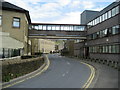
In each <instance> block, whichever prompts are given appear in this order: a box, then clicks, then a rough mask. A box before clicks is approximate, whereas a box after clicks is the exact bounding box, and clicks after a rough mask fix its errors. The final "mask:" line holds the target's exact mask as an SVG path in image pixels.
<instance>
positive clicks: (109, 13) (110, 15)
mask: <svg viewBox="0 0 120 90" xmlns="http://www.w3.org/2000/svg"><path fill="white" fill-rule="evenodd" d="M111 17H112V12H111V10H110V11H109V12H108V18H111Z"/></svg>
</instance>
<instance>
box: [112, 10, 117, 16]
mask: <svg viewBox="0 0 120 90" xmlns="http://www.w3.org/2000/svg"><path fill="white" fill-rule="evenodd" d="M115 15H116V9H115V8H113V9H112V16H115Z"/></svg>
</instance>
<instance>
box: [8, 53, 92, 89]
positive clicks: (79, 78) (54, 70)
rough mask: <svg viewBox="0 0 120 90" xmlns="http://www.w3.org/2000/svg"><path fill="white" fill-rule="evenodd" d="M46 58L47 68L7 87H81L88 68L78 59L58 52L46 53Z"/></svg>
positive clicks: (88, 73)
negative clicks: (60, 54) (48, 62)
mask: <svg viewBox="0 0 120 90" xmlns="http://www.w3.org/2000/svg"><path fill="white" fill-rule="evenodd" d="M48 58H49V60H50V66H49V68H48V70H46V71H45V72H44V73H42V74H41V75H38V76H36V77H34V78H31V79H29V80H26V81H24V82H22V83H19V84H16V85H14V86H12V87H9V88H82V87H83V85H84V84H85V83H86V82H87V80H88V78H89V77H90V74H91V70H90V68H89V67H88V66H86V65H84V64H82V63H80V61H75V60H72V59H70V58H66V57H62V56H59V55H58V54H54V55H48Z"/></svg>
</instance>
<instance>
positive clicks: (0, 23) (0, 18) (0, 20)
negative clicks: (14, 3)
mask: <svg viewBox="0 0 120 90" xmlns="http://www.w3.org/2000/svg"><path fill="white" fill-rule="evenodd" d="M1 25H2V16H1V15H0V26H1Z"/></svg>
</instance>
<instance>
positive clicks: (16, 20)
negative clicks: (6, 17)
mask: <svg viewBox="0 0 120 90" xmlns="http://www.w3.org/2000/svg"><path fill="white" fill-rule="evenodd" d="M13 27H16V28H20V18H16V17H14V18H13Z"/></svg>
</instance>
